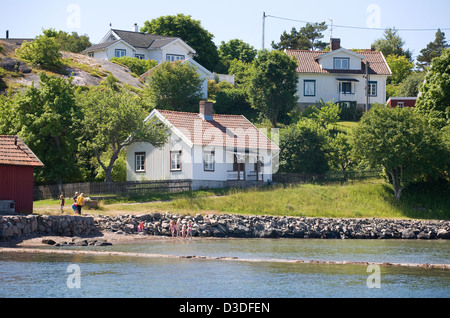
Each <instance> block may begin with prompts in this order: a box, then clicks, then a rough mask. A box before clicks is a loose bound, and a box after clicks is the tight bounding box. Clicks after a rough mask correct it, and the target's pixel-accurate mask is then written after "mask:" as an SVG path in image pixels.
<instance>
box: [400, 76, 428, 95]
mask: <svg viewBox="0 0 450 318" xmlns="http://www.w3.org/2000/svg"><path fill="white" fill-rule="evenodd" d="M425 75H426V73H425V72H413V73H411V74H409V75H408V76H407V77H406V78H405V79H404V80H403V83H402V84H403V85H402V87H401V89H400V96H411V97H412V96H417V95H418V94H419V91H420V88H421V86H422V84H423V81H424V79H425Z"/></svg>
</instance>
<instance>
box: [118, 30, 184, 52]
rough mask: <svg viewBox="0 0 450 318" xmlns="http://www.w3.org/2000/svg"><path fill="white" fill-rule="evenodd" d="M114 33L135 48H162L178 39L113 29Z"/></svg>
mask: <svg viewBox="0 0 450 318" xmlns="http://www.w3.org/2000/svg"><path fill="white" fill-rule="evenodd" d="M112 31H113V32H114V33H116V34H117V35H118V36H119V37H120V38H121V39H122V40H124V41H125V42H127V43H128V44H130V45H131V46H134V47H135V48H145V49H155V48H160V47H163V46H164V45H166V44H169V43H170V42H173V41H174V40H176V39H178V38H176V37H172V36H165V35H155V34H146V33H141V32H132V31H123V30H116V29H113V30H112Z"/></svg>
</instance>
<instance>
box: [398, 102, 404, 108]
mask: <svg viewBox="0 0 450 318" xmlns="http://www.w3.org/2000/svg"><path fill="white" fill-rule="evenodd" d="M397 106H398V107H400V108H403V107H405V102H398V103H397Z"/></svg>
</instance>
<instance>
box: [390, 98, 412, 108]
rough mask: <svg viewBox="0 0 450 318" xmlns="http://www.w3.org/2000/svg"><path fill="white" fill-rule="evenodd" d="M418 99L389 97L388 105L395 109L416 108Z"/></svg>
mask: <svg viewBox="0 0 450 318" xmlns="http://www.w3.org/2000/svg"><path fill="white" fill-rule="evenodd" d="M416 101H417V97H389V99H388V100H387V102H386V104H388V105H389V106H390V107H391V108H393V107H415V106H416Z"/></svg>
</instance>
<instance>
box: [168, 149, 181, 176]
mask: <svg viewBox="0 0 450 318" xmlns="http://www.w3.org/2000/svg"><path fill="white" fill-rule="evenodd" d="M170 171H181V150H180V151H171V152H170Z"/></svg>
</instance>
